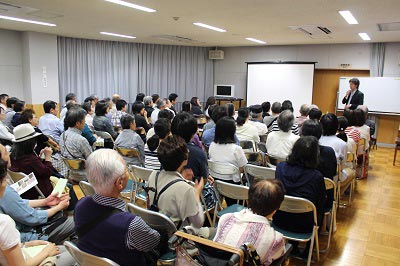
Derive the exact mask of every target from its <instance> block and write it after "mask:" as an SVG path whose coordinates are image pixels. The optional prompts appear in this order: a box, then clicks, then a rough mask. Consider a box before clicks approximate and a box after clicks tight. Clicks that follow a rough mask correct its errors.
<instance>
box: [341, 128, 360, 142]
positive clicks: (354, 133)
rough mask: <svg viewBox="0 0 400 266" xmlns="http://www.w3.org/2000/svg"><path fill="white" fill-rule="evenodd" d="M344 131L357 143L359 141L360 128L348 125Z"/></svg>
mask: <svg viewBox="0 0 400 266" xmlns="http://www.w3.org/2000/svg"><path fill="white" fill-rule="evenodd" d="M344 133H346V135H347V137H349V138H352V139H353V140H354V141H355V142H356V143H358V141H359V140H360V138H361V133H360V130H358V129H357V128H355V127H347V128H346V129H345V130H344Z"/></svg>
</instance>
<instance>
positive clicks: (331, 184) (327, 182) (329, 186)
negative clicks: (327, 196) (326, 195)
mask: <svg viewBox="0 0 400 266" xmlns="http://www.w3.org/2000/svg"><path fill="white" fill-rule="evenodd" d="M324 181H325V188H326V190H329V189H333V200H334V201H337V192H336V183H335V182H334V181H333V180H332V179H329V178H326V177H324Z"/></svg>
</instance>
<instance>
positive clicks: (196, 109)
mask: <svg viewBox="0 0 400 266" xmlns="http://www.w3.org/2000/svg"><path fill="white" fill-rule="evenodd" d="M190 103H191V104H192V113H193V115H202V114H203V111H202V110H201V107H202V105H201V103H200V99H199V98H198V97H192V99H190Z"/></svg>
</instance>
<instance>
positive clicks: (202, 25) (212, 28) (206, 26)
mask: <svg viewBox="0 0 400 266" xmlns="http://www.w3.org/2000/svg"><path fill="white" fill-rule="evenodd" d="M193 24H194V25H196V26H199V27H203V28H207V29H209V30H215V31H219V32H226V30H224V29H220V28H217V27H213V26H210V25H207V24H204V23H201V22H195V23H193Z"/></svg>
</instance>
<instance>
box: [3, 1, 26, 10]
mask: <svg viewBox="0 0 400 266" xmlns="http://www.w3.org/2000/svg"><path fill="white" fill-rule="evenodd" d="M19 8H21V7H20V6H16V5H12V4H9V3H4V2H0V11H5V12H9V11H12V10H16V9H19Z"/></svg>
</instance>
